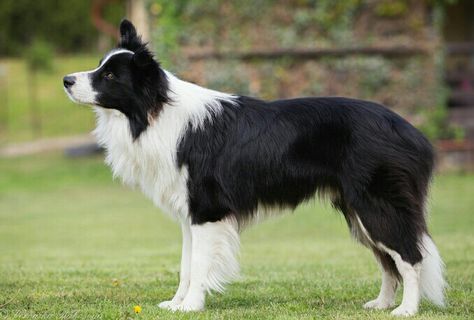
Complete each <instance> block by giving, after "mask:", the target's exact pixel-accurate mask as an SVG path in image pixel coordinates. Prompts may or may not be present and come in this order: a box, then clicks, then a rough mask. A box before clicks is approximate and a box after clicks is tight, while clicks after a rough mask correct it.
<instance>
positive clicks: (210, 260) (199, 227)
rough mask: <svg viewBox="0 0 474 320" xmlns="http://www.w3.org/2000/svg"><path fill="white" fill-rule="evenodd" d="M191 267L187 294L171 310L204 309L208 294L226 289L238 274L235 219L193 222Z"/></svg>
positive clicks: (237, 242) (237, 245)
mask: <svg viewBox="0 0 474 320" xmlns="http://www.w3.org/2000/svg"><path fill="white" fill-rule="evenodd" d="M190 230H191V238H192V241H191V242H192V245H191V268H190V271H191V273H190V278H189V288H188V290H187V293H186V296H185V297H184V299H183V300H182V301H181V303H179V304H177V305H171V306H170V307H169V309H171V310H180V311H199V310H203V309H204V304H205V299H206V294H207V293H208V292H211V291H218V292H222V291H224V286H225V285H226V284H227V283H228V282H230V281H231V280H232V279H233V278H235V277H236V276H237V275H238V272H239V264H238V260H237V256H238V252H239V245H240V242H239V234H238V225H237V222H236V221H235V219H231V218H228V219H224V220H220V221H217V222H206V223H204V224H192V225H191V226H190Z"/></svg>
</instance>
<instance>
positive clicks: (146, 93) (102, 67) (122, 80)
mask: <svg viewBox="0 0 474 320" xmlns="http://www.w3.org/2000/svg"><path fill="white" fill-rule="evenodd" d="M63 84H64V90H65V91H66V93H67V95H68V96H69V98H70V99H71V100H72V101H74V102H77V103H83V104H89V105H95V106H99V107H103V108H107V109H116V110H119V111H120V112H122V113H123V114H124V115H125V116H126V117H127V118H128V120H129V123H130V132H131V134H132V136H133V138H134V139H136V138H138V137H139V136H140V134H141V133H142V132H143V131H144V130H145V129H146V128H147V126H148V125H149V119H150V117H155V116H157V115H158V114H159V112H160V111H161V109H162V108H163V105H164V104H165V103H166V102H168V101H169V97H168V80H167V78H166V74H165V72H164V71H163V70H162V69H161V68H160V65H159V63H158V62H157V61H156V60H155V59H154V58H153V54H152V53H151V52H150V51H149V50H148V48H147V46H146V43H143V41H142V40H141V38H140V36H138V35H137V31H136V30H135V27H134V26H133V24H132V23H131V22H130V21H128V20H123V21H122V22H121V24H120V42H119V44H118V46H117V48H115V49H114V50H112V51H110V52H109V53H108V54H106V55H105V56H104V58H103V59H102V60H101V61H100V63H99V66H98V67H97V68H96V69H94V70H91V71H84V72H77V73H72V74H69V75H67V76H65V77H64V79H63Z"/></svg>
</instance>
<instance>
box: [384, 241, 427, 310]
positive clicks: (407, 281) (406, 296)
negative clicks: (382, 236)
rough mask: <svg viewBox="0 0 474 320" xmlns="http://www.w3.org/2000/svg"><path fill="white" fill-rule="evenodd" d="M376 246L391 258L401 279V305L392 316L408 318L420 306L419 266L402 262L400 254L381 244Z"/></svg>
mask: <svg viewBox="0 0 474 320" xmlns="http://www.w3.org/2000/svg"><path fill="white" fill-rule="evenodd" d="M377 246H378V247H379V248H380V249H382V250H384V251H385V252H387V253H388V254H389V255H390V256H391V257H392V259H393V260H394V261H395V265H396V266H397V269H398V272H400V275H401V276H402V279H403V299H402V303H401V304H400V305H399V306H398V307H397V308H395V309H394V310H393V311H392V315H394V316H405V317H408V316H412V315H414V314H416V313H417V311H418V305H419V304H420V274H421V264H419V263H418V264H416V265H411V264H409V263H408V262H405V261H403V259H402V257H401V256H400V254H398V253H397V252H395V251H393V250H390V249H388V248H387V247H385V246H384V245H383V244H380V243H378V245H377Z"/></svg>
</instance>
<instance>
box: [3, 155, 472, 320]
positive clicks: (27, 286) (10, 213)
mask: <svg viewBox="0 0 474 320" xmlns="http://www.w3.org/2000/svg"><path fill="white" fill-rule="evenodd" d="M431 198H432V201H431V207H432V210H431V219H430V225H431V231H432V234H433V236H434V239H435V240H436V242H437V243H438V245H439V248H440V251H441V253H442V255H443V257H444V259H445V262H446V265H447V277H448V281H449V283H450V289H449V290H448V301H449V306H448V307H447V308H446V309H444V310H440V309H437V308H435V307H433V306H431V305H429V304H427V303H423V304H422V306H421V310H420V313H419V316H417V317H416V318H419V319H467V318H472V317H473V314H474V292H473V290H474V288H473V287H474V284H473V279H474V232H473V229H474V213H473V212H472V211H473V209H474V175H465V176H460V175H459V176H456V175H450V176H440V177H438V178H436V180H435V184H434V187H433V192H432V197H431ZM180 239H181V237H180V233H179V229H178V226H177V225H176V224H175V223H174V222H173V221H171V220H170V219H169V218H167V217H165V216H164V215H162V214H161V213H160V212H159V210H158V209H155V208H154V207H153V206H152V204H151V202H150V201H148V200H146V199H145V198H144V196H142V195H141V194H140V193H139V192H137V191H132V190H129V189H127V188H124V187H122V186H121V185H120V184H119V183H118V182H112V179H111V175H110V173H109V171H108V169H107V168H106V167H105V166H104V165H103V164H102V159H101V158H92V159H76V160H66V159H64V158H62V157H61V156H60V155H56V154H50V155H42V156H35V157H27V158H20V159H15V160H0V318H3V319H92V318H94V319H191V318H192V319H194V318H198V319H201V318H202V319H207V318H214V319H240V318H252V319H288V318H308V319H310V318H311V319H314V318H318V319H319V318H327V319H366V318H370V319H390V318H392V317H390V316H389V311H366V310H363V309H362V307H361V306H362V304H363V303H364V302H366V301H367V300H369V299H372V298H374V297H375V296H376V295H377V293H378V289H379V285H380V275H379V273H378V269H377V266H376V263H375V261H374V258H373V257H372V255H371V253H370V252H369V251H368V250H367V249H365V248H363V247H361V246H360V245H358V244H356V243H354V241H352V240H351V239H350V236H349V232H348V230H347V227H346V225H345V221H344V219H343V218H342V216H341V215H340V214H337V213H336V212H334V211H333V210H332V209H331V208H330V207H329V206H320V205H317V204H313V205H306V206H303V207H301V208H299V209H298V210H297V211H296V213H295V214H293V215H286V216H284V217H282V218H277V219H272V220H269V221H266V222H265V223H263V224H262V225H260V226H257V227H253V228H251V229H250V230H248V231H247V232H245V233H244V234H243V236H242V255H241V262H242V276H241V279H240V280H239V281H237V282H235V283H234V284H232V285H230V286H229V287H228V290H227V291H226V293H225V294H223V295H218V294H216V295H213V296H211V297H209V298H208V300H207V310H206V311H205V312H202V313H198V314H186V315H183V314H179V313H177V314H173V313H170V312H168V311H164V310H161V309H159V308H158V307H157V304H158V303H159V302H160V301H162V300H165V299H169V298H171V297H172V295H173V293H174V290H175V289H176V287H177V282H178V270H179V259H180V256H179V254H180ZM400 298H401V297H400V293H399V296H398V301H400ZM135 305H140V306H141V307H142V308H143V309H142V312H141V313H140V314H134V313H133V307H134V306H135Z"/></svg>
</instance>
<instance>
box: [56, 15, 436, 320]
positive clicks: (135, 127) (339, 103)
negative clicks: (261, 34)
mask: <svg viewBox="0 0 474 320" xmlns="http://www.w3.org/2000/svg"><path fill="white" fill-rule="evenodd" d="M63 84H64V89H65V91H66V93H67V95H68V96H69V98H70V99H71V100H73V101H74V102H77V103H81V104H87V105H92V106H93V107H94V110H95V112H96V115H97V127H96V129H95V131H94V134H95V136H96V137H97V140H98V142H99V143H100V145H102V146H103V147H104V149H105V150H106V163H107V164H108V165H109V166H110V167H111V168H112V171H113V174H114V176H117V177H120V178H121V179H122V181H123V182H124V183H125V184H127V185H130V186H134V187H138V188H140V189H141V190H142V191H143V192H144V193H145V195H147V196H148V197H149V198H150V199H151V200H152V201H153V202H154V204H155V205H156V206H158V207H160V208H161V209H162V210H163V211H164V212H167V213H169V214H170V215H171V216H172V217H174V218H176V220H177V221H179V223H180V224H181V229H182V240H183V241H182V260H181V267H180V281H179V286H178V289H177V291H176V294H175V295H174V297H173V298H172V299H171V300H169V301H164V302H162V303H160V304H159V307H161V308H166V309H169V310H173V311H175V310H180V311H199V310H203V309H204V306H205V298H206V294H207V293H209V292H211V291H217V292H222V291H223V290H224V288H225V285H226V284H228V283H229V282H230V281H231V280H232V279H234V278H235V277H236V276H237V275H238V272H239V264H238V259H237V256H238V252H239V234H240V232H241V231H242V230H243V229H244V228H245V227H246V226H248V225H250V224H252V223H256V222H257V221H259V220H260V219H261V218H264V217H265V216H267V215H269V214H270V213H272V212H278V211H280V210H281V209H294V208H295V207H297V206H298V205H299V204H300V203H302V202H305V201H306V200H309V199H311V198H313V197H314V196H315V195H317V194H320V193H323V194H326V195H329V197H330V199H331V203H332V204H333V205H334V207H335V208H337V209H338V210H339V211H340V212H342V214H343V215H344V217H345V219H346V221H347V224H348V226H349V229H350V231H351V233H352V235H353V236H354V238H355V239H357V240H358V241H360V242H361V243H362V244H363V245H364V246H366V247H368V248H369V249H371V250H372V251H373V252H374V254H375V257H376V259H377V261H378V263H379V265H380V267H381V270H382V286H381V289H380V293H379V295H378V297H377V298H376V299H374V300H372V301H369V302H367V303H366V304H365V305H364V307H365V308H371V309H385V308H391V307H393V306H394V303H395V293H396V290H397V286H398V284H399V283H402V284H403V299H402V302H401V304H400V305H399V306H398V307H397V308H395V309H394V310H393V311H392V314H393V315H398V316H411V315H414V314H415V313H416V312H417V310H418V306H419V302H420V299H421V297H425V298H427V299H428V300H430V301H431V302H433V303H434V304H436V305H440V306H442V305H444V301H445V299H444V288H445V280H444V278H443V272H444V270H443V262H442V260H441V258H440V255H439V253H438V250H437V248H436V246H435V244H434V242H433V240H432V238H431V237H430V235H429V233H428V229H427V224H426V219H425V213H426V207H425V204H426V198H427V192H428V188H429V184H430V181H431V177H432V172H433V166H434V157H435V156H434V151H433V148H432V146H431V144H430V142H429V141H428V140H427V139H426V138H425V137H424V136H423V135H422V134H421V133H420V132H419V131H418V130H417V129H416V128H414V127H413V126H412V125H410V124H409V123H408V122H407V121H405V120H404V119H403V118H401V117H400V116H398V115H397V114H395V113H394V112H392V111H390V110H389V109H387V108H385V107H383V106H381V105H379V104H376V103H373V102H368V101H362V100H356V99H350V98H341V97H307V98H297V99H288V100H276V101H263V100H259V99H256V98H251V97H247V96H239V95H232V94H227V93H222V92H218V91H214V90H210V89H206V88H203V87H200V86H198V85H195V84H192V83H189V82H186V81H183V80H181V79H179V78H177V77H176V76H175V75H173V74H171V73H170V72H168V71H166V70H164V69H163V68H161V66H160V64H159V62H158V61H157V60H156V59H155V58H154V56H153V54H152V53H151V52H150V50H149V49H148V47H147V45H146V43H144V42H143V41H142V40H141V37H140V36H139V35H137V31H136V29H135V27H134V26H133V24H132V23H131V22H130V21H128V20H123V21H122V22H121V24H120V41H119V44H118V46H117V48H115V49H113V50H112V51H110V52H109V53H108V54H107V55H106V56H105V57H104V58H103V59H102V60H101V61H100V64H99V66H98V67H97V68H96V69H94V70H91V71H86V72H77V73H73V74H70V75H67V76H65V77H64V79H63Z"/></svg>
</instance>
